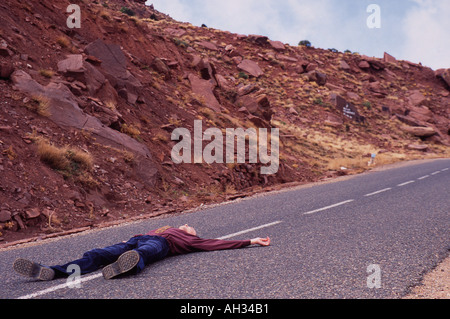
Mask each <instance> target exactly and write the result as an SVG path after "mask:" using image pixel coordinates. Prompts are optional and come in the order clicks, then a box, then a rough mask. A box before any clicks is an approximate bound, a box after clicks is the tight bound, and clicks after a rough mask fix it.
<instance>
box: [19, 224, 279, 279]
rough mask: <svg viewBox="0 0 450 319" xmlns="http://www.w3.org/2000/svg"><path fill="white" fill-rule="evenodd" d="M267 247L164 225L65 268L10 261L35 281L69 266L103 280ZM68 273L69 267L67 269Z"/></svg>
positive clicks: (61, 273) (254, 241)
mask: <svg viewBox="0 0 450 319" xmlns="http://www.w3.org/2000/svg"><path fill="white" fill-rule="evenodd" d="M254 244H257V245H261V246H269V245H270V238H269V237H267V238H254V239H251V240H220V239H202V238H200V237H198V236H197V232H196V231H195V229H194V228H193V227H190V226H188V225H187V224H186V225H183V226H180V227H179V228H173V227H170V226H165V227H162V228H159V229H156V230H152V231H150V232H149V233H147V234H145V235H138V236H135V237H133V238H131V239H130V240H129V241H127V242H123V243H120V244H116V245H113V246H109V247H106V248H102V249H93V250H90V251H88V252H86V253H84V255H83V257H82V258H81V259H77V260H74V261H71V262H69V263H67V264H65V265H58V266H50V267H49V266H44V265H41V264H38V263H35V262H32V261H29V260H27V259H22V258H19V259H17V260H16V261H15V262H14V265H13V268H14V270H15V271H16V272H17V273H19V274H21V275H24V276H27V277H30V278H34V279H38V280H53V279H56V278H61V277H68V276H69V275H71V274H72V272H69V271H68V267H69V266H71V265H78V266H79V267H80V274H81V275H84V274H87V273H91V272H94V271H96V270H98V269H100V268H102V267H104V268H103V270H102V274H103V277H104V278H105V279H111V278H114V277H117V276H119V275H130V274H137V273H139V272H140V271H142V270H143V269H144V268H145V266H147V265H149V264H151V263H153V262H156V261H158V260H161V259H163V258H164V257H166V256H176V255H181V254H188V253H192V252H198V251H214V250H224V249H238V248H243V247H247V246H249V245H254ZM71 269H72V271H73V268H72V267H71Z"/></svg>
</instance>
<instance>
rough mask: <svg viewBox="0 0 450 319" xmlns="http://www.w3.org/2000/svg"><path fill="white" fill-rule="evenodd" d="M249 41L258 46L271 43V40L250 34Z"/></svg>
mask: <svg viewBox="0 0 450 319" xmlns="http://www.w3.org/2000/svg"><path fill="white" fill-rule="evenodd" d="M248 39H249V40H250V41H252V42H254V43H256V44H258V45H264V44H266V43H267V41H269V38H268V37H266V36H263V35H257V34H250V35H249V36H248Z"/></svg>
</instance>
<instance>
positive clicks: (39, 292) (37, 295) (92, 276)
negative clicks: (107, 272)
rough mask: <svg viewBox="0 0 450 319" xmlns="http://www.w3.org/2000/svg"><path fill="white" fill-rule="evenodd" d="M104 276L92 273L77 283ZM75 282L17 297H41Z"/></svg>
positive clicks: (68, 286)
mask: <svg viewBox="0 0 450 319" xmlns="http://www.w3.org/2000/svg"><path fill="white" fill-rule="evenodd" d="M102 276H103V275H102V273H99V274H95V275H91V276H88V277H84V278H83V277H82V278H81V279H79V281H77V282H76V283H82V282H85V281H90V280H93V279H96V278H99V277H102ZM73 284H74V282H70V283H65V284H61V285H57V286H53V287H50V288H47V289H44V290H41V291H37V292H34V293H32V294H29V295H25V296H21V297H19V298H17V299H31V298H35V297H39V296H42V295H45V294H48V293H51V292H54V291H56V290H59V289H64V288H70V286H71V285H73Z"/></svg>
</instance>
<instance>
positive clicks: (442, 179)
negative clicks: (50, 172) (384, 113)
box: [0, 159, 450, 299]
mask: <svg viewBox="0 0 450 319" xmlns="http://www.w3.org/2000/svg"><path fill="white" fill-rule="evenodd" d="M449 190H450V160H449V159H445V160H435V161H428V162H425V163H420V164H414V165H406V166H402V167H400V168H395V169H389V170H383V171H376V172H371V173H368V174H363V175H359V176H355V177H351V178H348V179H345V180H342V181H338V182H331V183H322V184H318V185H314V186H308V187H301V188H298V189H294V190H289V191H282V192H277V193H273V194H267V195H264V196H257V197H255V198H249V199H245V200H241V201H239V202H235V203H228V204H224V205H219V206H216V207H213V208H207V209H205V210H202V211H198V212H195V213H190V214H184V215H178V216H171V217H165V218H158V219H152V220H147V221H141V222H137V223H132V224H127V225H123V226H120V227H119V226H118V227H113V228H108V229H102V230H95V231H90V232H86V233H83V234H79V235H73V236H70V237H65V238H60V239H56V240H55V239H54V240H51V241H46V242H41V243H35V244H34V245H31V246H26V247H19V248H13V249H7V250H4V251H0V299H4V298H8V299H16V298H25V299H27V298H45V299H48V298H56V299H58V298H70V299H76V298H80V299H93V298H101V299H103V298H116V299H121V298H127V299H144V298H164V299H167V298H181V299H191V298H207V299H211V298H225V299H228V298H232V299H242V298H243V299H247V298H252V299H253V298H257V299H273V298H285V299H292V298H295V299H302V298H312V299H316V298H358V299H359V298H370V299H372V298H375V299H376V298H399V297H401V296H402V295H404V294H405V293H407V292H408V288H409V287H411V286H413V285H416V284H417V283H419V282H420V279H421V278H422V276H423V275H424V273H426V272H428V271H430V270H431V269H432V268H433V267H435V266H436V265H437V264H438V263H439V262H440V261H441V260H442V259H443V258H444V257H445V256H447V254H448V250H449V248H450V238H449V233H450V232H449V230H450V227H449V226H450V218H449V217H450V196H449V195H450V192H449ZM184 223H188V224H189V225H192V226H194V227H195V228H196V229H197V232H198V234H199V235H200V236H201V237H204V238H224V239H225V238H230V239H248V238H253V237H265V236H270V237H271V239H272V245H271V246H270V247H259V246H258V247H253V246H252V247H249V248H244V249H240V250H228V251H217V252H202V253H195V254H190V255H184V256H178V257H171V258H167V259H165V260H163V261H160V262H158V263H155V264H153V265H151V266H149V267H147V268H146V269H145V270H144V271H143V272H142V273H140V274H139V275H137V276H134V277H126V278H121V279H116V280H110V281H106V280H104V279H103V277H101V274H100V273H99V272H97V273H94V274H92V275H86V276H84V277H83V279H82V282H81V283H80V288H69V287H68V286H67V285H66V280H64V279H60V280H55V281H52V282H35V281H30V280H28V279H27V278H23V277H21V276H19V275H17V274H15V273H14V271H13V270H12V263H13V262H14V260H15V259H16V258H18V257H23V258H28V259H32V260H35V261H38V262H41V263H43V264H62V263H65V262H68V261H70V260H73V259H76V258H79V257H80V256H81V255H82V254H83V252H84V251H86V250H90V249H92V248H96V247H104V246H107V245H111V244H115V243H117V242H120V241H123V240H127V239H128V238H129V237H130V236H133V235H134V234H139V233H144V232H146V231H148V230H150V229H155V228H158V227H161V226H164V225H172V226H179V225H181V224H184ZM255 228H256V229H255ZM370 267H372V268H370ZM368 270H369V271H368ZM368 278H369V279H371V280H370V281H369V285H368ZM372 279H373V280H372ZM370 283H376V284H379V288H376V287H373V286H371V285H370ZM369 286H370V287H369Z"/></svg>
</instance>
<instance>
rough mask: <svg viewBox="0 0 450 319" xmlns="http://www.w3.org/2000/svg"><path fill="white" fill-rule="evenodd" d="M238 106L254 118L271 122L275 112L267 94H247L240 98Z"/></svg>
mask: <svg viewBox="0 0 450 319" xmlns="http://www.w3.org/2000/svg"><path fill="white" fill-rule="evenodd" d="M236 104H237V106H238V107H239V108H240V109H242V108H245V109H246V110H247V111H248V112H249V113H250V114H252V115H253V116H257V117H260V118H262V119H264V120H266V121H269V122H270V120H271V119H272V115H273V110H272V109H271V105H270V101H269V99H268V97H267V95H266V94H258V92H256V93H255V94H247V95H244V96H241V97H239V98H238V100H237V101H236Z"/></svg>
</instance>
